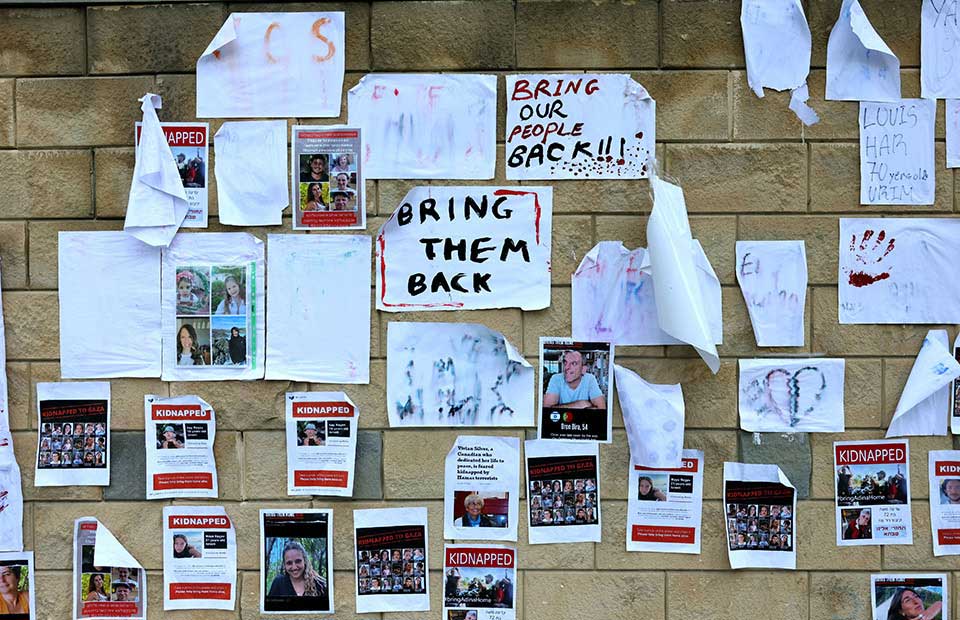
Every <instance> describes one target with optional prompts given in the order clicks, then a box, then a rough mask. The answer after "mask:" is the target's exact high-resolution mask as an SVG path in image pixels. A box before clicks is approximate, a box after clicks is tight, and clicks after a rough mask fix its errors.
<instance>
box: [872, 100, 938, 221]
mask: <svg viewBox="0 0 960 620" xmlns="http://www.w3.org/2000/svg"><path fill="white" fill-rule="evenodd" d="M936 116H937V102H936V101H934V100H931V99H901V100H899V101H897V102H895V103H874V102H872V101H861V102H860V204H865V205H932V204H933V200H934V195H935V193H936V183H935V176H936V175H935V172H936V169H935V166H934V143H933V127H934V124H935V123H936Z"/></svg>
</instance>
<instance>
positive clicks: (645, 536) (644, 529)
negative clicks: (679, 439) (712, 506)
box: [627, 450, 703, 553]
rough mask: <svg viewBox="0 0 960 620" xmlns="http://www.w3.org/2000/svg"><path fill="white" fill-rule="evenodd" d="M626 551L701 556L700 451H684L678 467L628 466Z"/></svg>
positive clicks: (701, 497)
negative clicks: (697, 554)
mask: <svg viewBox="0 0 960 620" xmlns="http://www.w3.org/2000/svg"><path fill="white" fill-rule="evenodd" d="M628 479H629V489H630V491H629V492H630V495H629V498H628V501H627V551H654V552H660V553H700V536H701V533H702V530H701V519H702V516H703V452H702V451H700V450H684V451H683V460H682V465H681V467H679V468H663V467H660V468H652V467H643V466H641V465H636V464H634V463H631V464H630V472H629V476H628Z"/></svg>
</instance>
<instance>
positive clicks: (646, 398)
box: [613, 364, 684, 468]
mask: <svg viewBox="0 0 960 620" xmlns="http://www.w3.org/2000/svg"><path fill="white" fill-rule="evenodd" d="M613 370H614V373H615V374H616V384H617V396H618V397H619V398H620V411H621V412H622V413H623V425H624V426H625V427H626V430H627V441H628V443H629V444H630V463H631V464H632V465H640V466H643V467H651V468H662V467H680V466H681V464H682V463H681V461H682V455H683V422H684V404H683V390H682V389H681V387H680V384H679V383H677V384H675V385H657V384H654V383H648V382H646V381H644V380H643V378H642V377H641V376H640V375H638V374H637V373H635V372H633V371H632V370H629V369H627V368H624V367H623V366H618V365H616V364H615V365H614V366H613Z"/></svg>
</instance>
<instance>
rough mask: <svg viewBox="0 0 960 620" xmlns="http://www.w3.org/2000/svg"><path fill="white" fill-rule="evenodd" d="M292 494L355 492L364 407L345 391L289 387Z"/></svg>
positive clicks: (344, 494) (289, 488)
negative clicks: (357, 404) (303, 390)
mask: <svg viewBox="0 0 960 620" xmlns="http://www.w3.org/2000/svg"><path fill="white" fill-rule="evenodd" d="M286 403H287V404H286V407H285V412H284V414H285V415H284V419H285V420H286V431H287V432H286V436H287V495H333V496H338V497H352V496H353V474H354V468H355V466H356V460H357V424H358V423H359V418H360V412H359V411H358V410H357V406H356V405H355V404H353V401H352V400H350V397H348V396H347V395H346V394H344V393H343V392H287V398H286Z"/></svg>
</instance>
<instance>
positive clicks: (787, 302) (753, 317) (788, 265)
mask: <svg viewBox="0 0 960 620" xmlns="http://www.w3.org/2000/svg"><path fill="white" fill-rule="evenodd" d="M737 283H738V284H739V285H740V292H741V293H743V300H744V302H746V304H747V312H748V313H749V315H750V324H751V325H752V326H753V335H754V337H755V338H756V339H757V346H758V347H802V346H803V343H804V324H803V313H804V309H805V308H806V302H807V253H806V249H805V246H804V243H803V241H737Z"/></svg>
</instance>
